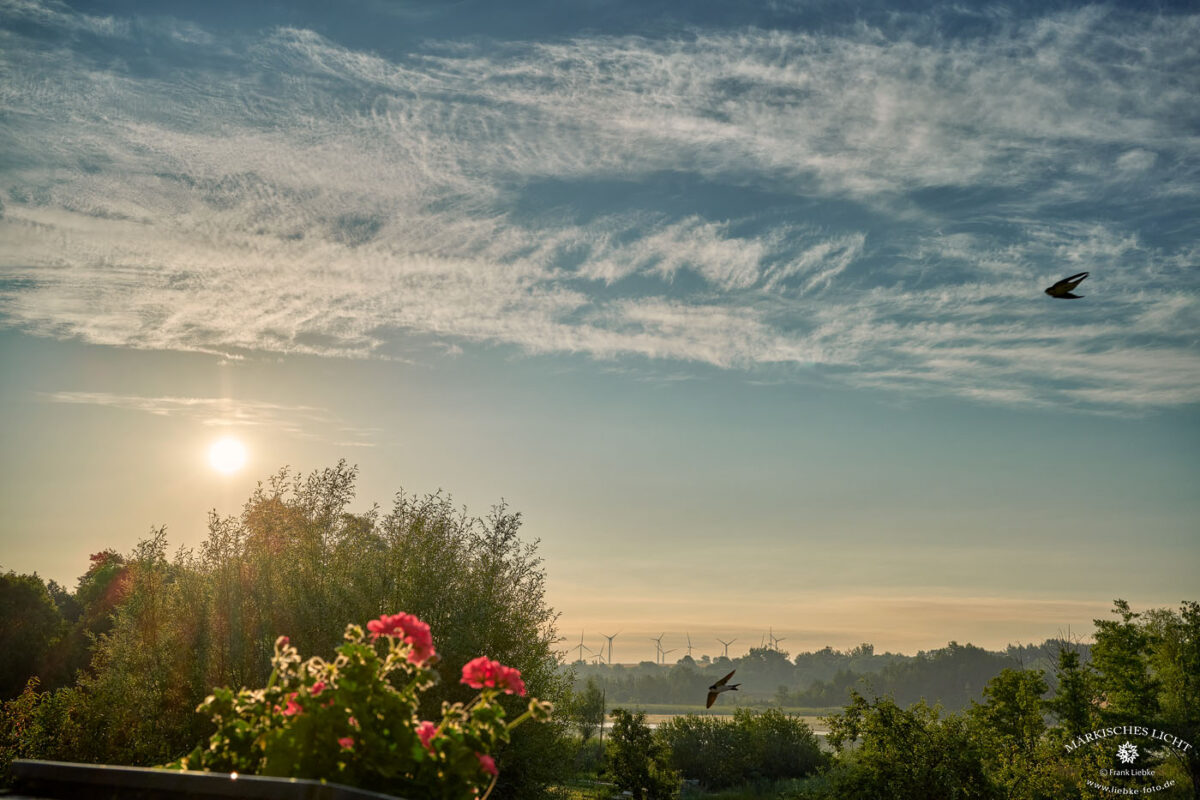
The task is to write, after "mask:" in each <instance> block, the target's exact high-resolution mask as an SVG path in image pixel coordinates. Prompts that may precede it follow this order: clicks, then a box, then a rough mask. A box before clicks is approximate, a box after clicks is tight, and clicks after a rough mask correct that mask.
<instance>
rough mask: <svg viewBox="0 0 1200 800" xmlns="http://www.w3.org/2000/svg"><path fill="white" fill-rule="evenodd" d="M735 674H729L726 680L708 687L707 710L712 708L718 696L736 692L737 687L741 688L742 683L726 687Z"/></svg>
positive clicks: (723, 679)
mask: <svg viewBox="0 0 1200 800" xmlns="http://www.w3.org/2000/svg"><path fill="white" fill-rule="evenodd" d="M733 672H737V670H736V669H735V670H734V671H733ZM733 672H731V673H729V674H728V675H726V676H725V677H724V678H721V680H719V681H717V682H716V683H714V684H713V685H712V686H710V687H708V704H707V705H705V706H704V707H705V708H712V704H713V703H714V702H715V701H716V699H717V695H719V694H720V693H721V692H732V691H735V690H736V689H737V687H739V686H741V684H740V683H735V684H733V685H732V686H726V683H728V682H729V679H730V678H732V677H733Z"/></svg>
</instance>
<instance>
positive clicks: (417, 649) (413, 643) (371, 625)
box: [367, 613, 437, 664]
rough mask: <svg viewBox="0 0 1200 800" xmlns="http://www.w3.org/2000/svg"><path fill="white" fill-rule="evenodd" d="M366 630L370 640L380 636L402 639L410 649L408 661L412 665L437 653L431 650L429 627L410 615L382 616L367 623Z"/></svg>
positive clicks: (431, 639)
mask: <svg viewBox="0 0 1200 800" xmlns="http://www.w3.org/2000/svg"><path fill="white" fill-rule="evenodd" d="M367 630H369V631H370V632H371V638H372V639H378V638H379V637H380V636H393V637H395V638H397V639H403V640H404V641H405V642H407V643H408V644H409V646H410V647H412V652H411V653H410V654H409V660H410V661H412V662H413V663H414V664H423V663H425V662H426V661H428V660H429V659H431V658H433V657H434V656H435V655H437V653H436V652H435V651H434V649H433V634H432V633H430V631H429V625H428V624H426V623H424V622H422V621H421V620H419V619H417V618H416V617H414V616H413V615H412V614H404V613H400V614H384V615H382V616H381V617H380V618H379V619H373V620H371V621H370V622H368V623H367Z"/></svg>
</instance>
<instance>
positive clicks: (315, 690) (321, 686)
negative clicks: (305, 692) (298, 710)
mask: <svg viewBox="0 0 1200 800" xmlns="http://www.w3.org/2000/svg"><path fill="white" fill-rule="evenodd" d="M310 691H311V692H312V696H313V697H318V696H319V695H320V694H321V692H323V691H325V681H317V682H316V683H314V684H313V685H312V689H311V690H310Z"/></svg>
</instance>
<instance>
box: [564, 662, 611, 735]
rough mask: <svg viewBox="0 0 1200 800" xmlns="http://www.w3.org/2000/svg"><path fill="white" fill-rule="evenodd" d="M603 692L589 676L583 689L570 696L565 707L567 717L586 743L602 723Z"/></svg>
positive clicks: (603, 709) (603, 710)
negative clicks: (568, 702) (569, 700)
mask: <svg viewBox="0 0 1200 800" xmlns="http://www.w3.org/2000/svg"><path fill="white" fill-rule="evenodd" d="M604 705H605V699H604V692H603V690H602V689H601V688H600V686H599V685H597V683H596V681H595V679H594V678H589V679H588V682H587V685H586V686H585V687H584V688H583V691H581V692H576V693H574V694H573V695H572V696H571V702H570V704H569V705H568V707H567V718H568V719H569V720H570V721H571V724H572V725H573V726H574V727H575V730H576V731H577V732H578V733H579V738H580V739H582V740H583V742H584V743H585V744H586V743H587V740H588V739H590V738H592V736H594V735H595V733H596V731H598V730H599V729H600V726H601V725H602V724H603V723H604V712H605V708H604Z"/></svg>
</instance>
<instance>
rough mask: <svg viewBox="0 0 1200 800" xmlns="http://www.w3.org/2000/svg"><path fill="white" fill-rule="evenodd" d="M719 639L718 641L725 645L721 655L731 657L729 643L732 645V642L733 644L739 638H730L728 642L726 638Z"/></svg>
mask: <svg viewBox="0 0 1200 800" xmlns="http://www.w3.org/2000/svg"><path fill="white" fill-rule="evenodd" d="M717 641H718V642H720V643H721V644H723V645H725V652H724V653H722V654H721V657H722V658H729V645H731V644H733V643H734V642H736V641H737V639H730V640H729V641H728V642H727V641H725V640H724V639H717Z"/></svg>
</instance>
